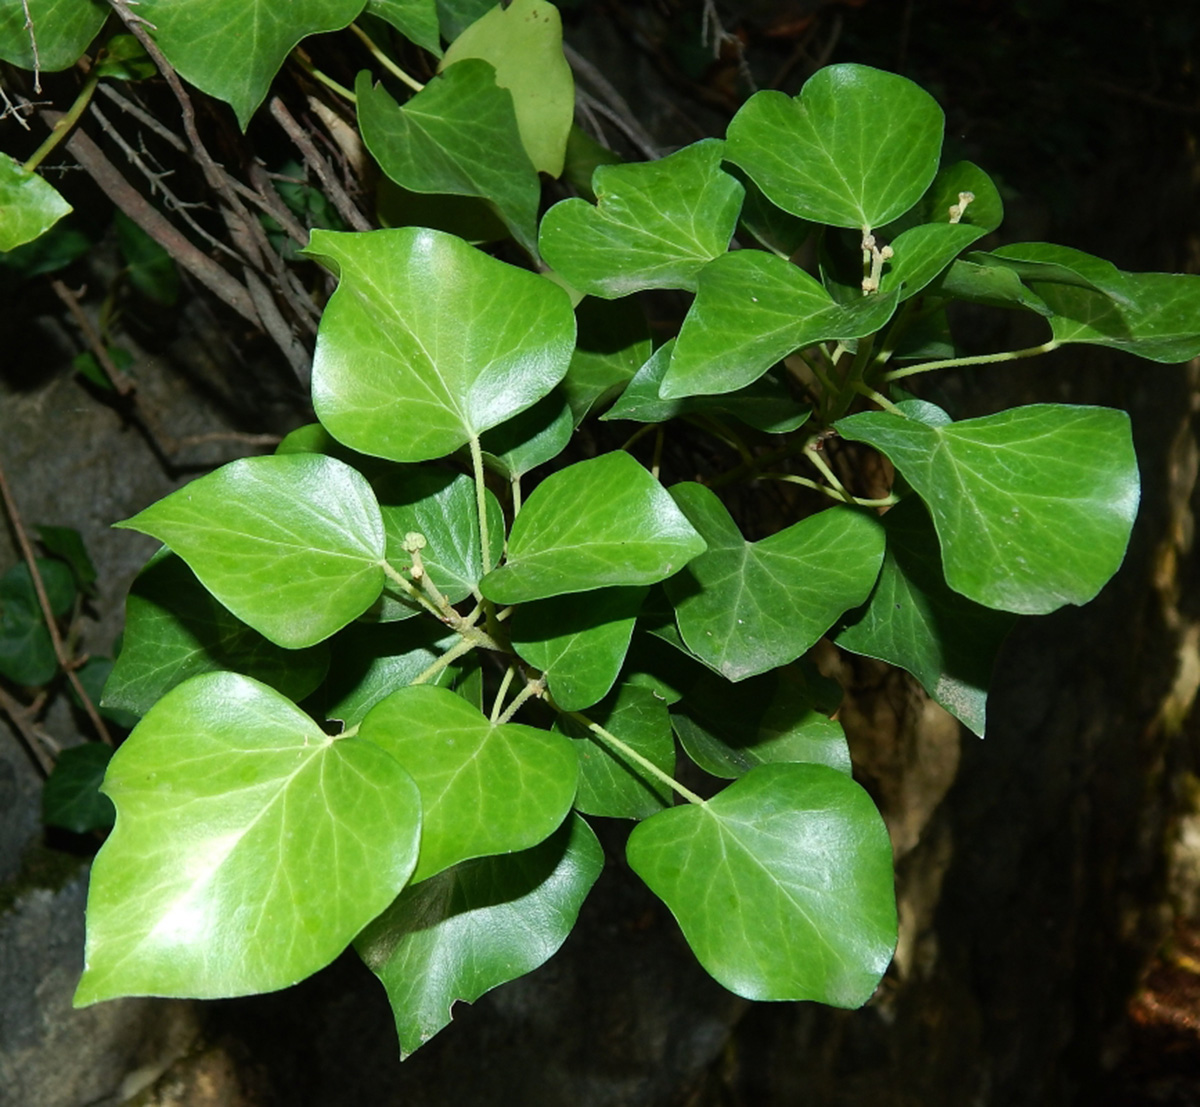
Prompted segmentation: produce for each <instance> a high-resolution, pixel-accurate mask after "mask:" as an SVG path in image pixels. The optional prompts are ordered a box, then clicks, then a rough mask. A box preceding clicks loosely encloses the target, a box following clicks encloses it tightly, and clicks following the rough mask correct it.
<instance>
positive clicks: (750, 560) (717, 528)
mask: <svg viewBox="0 0 1200 1107" xmlns="http://www.w3.org/2000/svg"><path fill="white" fill-rule="evenodd" d="M671 495H672V496H673V497H674V499H675V502H676V503H677V504H679V506H680V507H681V508H682V509H683V513H684V514H685V515H686V516H687V517H688V519H689V520H690V521H691V523H692V525H693V526H694V527H695V528H696V529H697V530H698V531H699V532H700V534H701V536H702V537H703V538H704V541H705V542H706V543H708V549H707V550H706V551H705V552H704V553H703V554H701V555H700V556H699V557H697V558H696V559H695V560H694V561H692V562H690V563H689V564H688V566H687V568H686V569H684V570H683V572H681V573H679V574H678V575H677V576H675V577H672V578H671V580H669V581H667V583H666V586H665V587H666V592H667V596H668V598H669V599H670V600H671V603H672V604H673V605H674V607H675V615H676V618H677V619H678V621H679V633H680V634H681V635H683V640H684V642H686V643H687V646H688V648H689V649H690V650H691V651H692V652H693V653H695V654H696V655H697V656H698V657H700V658H702V659H703V660H704V661H705V662H706V663H707V664H709V665H711V666H712V667H713V668H714V669H716V670H717V671H718V672H720V673H721V674H722V675H723V676H725V677H727V678H728V679H729V680H744V679H745V678H746V677H749V676H754V674H756V673H765V672H767V671H768V670H769V669H774V668H776V667H777V666H779V665H785V664H787V663H788V662H789V661H794V660H795V659H796V658H797V657H799V656H800V655H801V654H802V653H804V651H805V650H807V649H808V648H809V647H810V646H812V645H813V643H815V642H816V641H817V639H818V638H820V637H821V635H822V634H824V633H825V632H826V631H827V630H828V629H829V628H830V627H831V626H832V625H833V623H834V621H835V620H836V619H837V617H838V616H839V615H841V614H842V613H843V612H844V611H846V610H848V609H849V608H851V607H857V606H858V605H859V604H860V603H862V602H863V600H864V599H866V597H867V596H868V595H869V594H870V592H871V588H872V587H873V586H874V584H875V580H876V578H877V577H878V576H879V566H880V564H881V563H882V562H883V548H884V537H883V531H882V529H881V528H880V526H879V524H878V522H877V521H876V520H875V519H873V518H872V517H871V516H869V515H867V514H866V513H864V512H861V511H856V510H854V509H853V508H848V507H831V508H829V509H827V510H825V511H820V512H818V513H817V514H816V515H810V516H809V517H808V518H807V519H802V520H801V521H800V522H798V523H794V524H793V525H792V526H790V527H788V528H787V529H786V530H782V531H780V532H779V533H778V534H773V535H771V537H769V538H764V539H762V540H761V541H759V542H747V541H746V540H745V539H744V538H743V537H742V533H741V531H739V530H738V528H737V524H736V523H735V522H734V521H733V519H732V518H731V516H730V514H729V512H728V511H726V510H725V507H724V505H723V504H722V503H721V501H720V500H719V499H717V496H716V494H715V493H714V492H712V491H711V490H710V489H708V488H705V487H704V486H703V485H700V484H694V483H690V482H688V483H684V484H677V485H675V486H674V487H673V488H672V489H671Z"/></svg>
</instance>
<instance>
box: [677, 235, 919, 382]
mask: <svg viewBox="0 0 1200 1107" xmlns="http://www.w3.org/2000/svg"><path fill="white" fill-rule="evenodd" d="M897 303H898V294H897V293H896V292H889V293H879V294H876V295H872V296H860V297H859V298H858V299H857V300H855V301H854V302H853V303H851V304H848V305H842V304H838V303H835V301H834V300H833V298H832V297H831V296H830V295H829V293H828V292H826V291H825V289H824V288H822V287H821V285H820V284H819V283H818V282H817V281H816V280H815V279H814V278H812V277H810V276H809V275H808V274H807V273H806V272H805V271H804V270H803V269H801V268H800V267H799V266H797V265H792V264H791V263H790V262H788V261H785V260H784V259H783V258H780V257H777V256H775V255H774V254H767V253H763V252H761V251H759V250H737V251H735V252H733V253H730V254H726V255H725V256H724V257H720V258H717V259H716V260H715V261H712V262H709V264H708V265H706V266H705V267H704V269H703V270H702V271H701V273H700V287H699V291H698V292H697V295H696V299H695V302H694V303H693V304H692V307H691V310H690V311H689V312H688V313H687V317H686V318H685V319H684V321H683V328H682V329H681V330H680V332H679V338H678V339H677V340H676V342H675V351H674V353H673V354H672V356H671V364H670V367H669V368H668V369H667V373H666V376H665V377H664V378H663V382H662V386H661V388H660V392H661V395H662V396H664V397H665V398H668V399H674V398H679V397H683V396H695V395H712V394H716V393H725V392H734V391H736V390H737V389H739V388H744V387H745V386H746V385H748V384H750V383H752V382H753V381H756V380H757V379H758V378H759V377H761V376H762V375H763V374H764V373H765V372H766V371H767V370H768V369H770V368H771V367H772V366H773V365H774V364H775V363H776V362H777V361H779V360H780V359H782V358H784V357H786V356H787V355H788V354H790V353H792V352H793V351H795V350H798V349H802V348H803V347H805V346H812V345H814V344H815V343H818V342H826V341H842V340H846V339H852V338H861V337H863V336H864V335H868V334H874V333H875V332H876V331H877V330H879V328H880V327H882V326H883V325H884V324H885V323H886V322H887V321H888V320H889V319H890V318H891V317H892V314H893V313H894V312H895V310H896V304H897Z"/></svg>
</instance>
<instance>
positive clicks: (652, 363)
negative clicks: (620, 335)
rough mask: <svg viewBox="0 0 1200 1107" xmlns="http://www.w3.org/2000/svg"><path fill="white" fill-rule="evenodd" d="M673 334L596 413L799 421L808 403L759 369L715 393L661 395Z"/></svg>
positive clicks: (761, 423)
mask: <svg viewBox="0 0 1200 1107" xmlns="http://www.w3.org/2000/svg"><path fill="white" fill-rule="evenodd" d="M674 350H675V339H673V338H672V339H669V340H668V341H667V342H665V343H663V345H661V346H660V347H659V348H658V349H657V350H655V351H654V353H653V354H652V355H651V357H650V359H649V360H648V361H647V362H646V364H645V365H643V366H642V367H641V369H639V370H638V372H637V375H636V376H635V377H634V378H633V380H631V381H630V382H629V384H628V385H626V386H625V391H624V392H622V393H621V398H620V399H619V400H617V402H616V403H615V404H613V406H612V407H611V408H609V409H608V411H606V412H605V413H604V414H603V415H601V416H600V418H601V419H602V420H607V419H632V420H634V421H636V422H639V423H663V422H666V421H667V420H668V419H674V418H676V417H677V416H681V415H689V414H694V413H700V412H713V413H717V414H725V415H733V416H735V417H736V418H738V419H740V420H741V421H742V422H743V423H745V424H747V425H748V426H751V427H754V428H755V429H756V430H760V431H765V432H766V433H767V434H787V433H788V432H789V431H793V430H795V429H796V428H797V427H799V426H801V425H803V424H804V423H805V422H806V421H807V420H808V417H809V414H810V412H811V408H809V407H808V406H807V405H805V404H798V403H796V401H795V400H793V399H792V394H791V391H790V390H789V389H788V387H787V385H786V384H785V383H784V381H783V380H782V379H781V378H780V377H779V376H777V375H776V374H775V373H771V372H768V373H764V374H763V375H762V376H761V377H759V378H758V380H756V381H754V382H753V383H751V384H748V385H746V387H745V388H741V389H738V391H737V392H728V393H724V394H719V395H716V396H688V397H685V398H683V399H679V400H664V399H663V398H662V397H661V396H660V395H659V388H660V387H661V385H662V380H663V377H665V376H666V374H667V367H668V366H669V365H670V364H671V355H672V354H673V353H674Z"/></svg>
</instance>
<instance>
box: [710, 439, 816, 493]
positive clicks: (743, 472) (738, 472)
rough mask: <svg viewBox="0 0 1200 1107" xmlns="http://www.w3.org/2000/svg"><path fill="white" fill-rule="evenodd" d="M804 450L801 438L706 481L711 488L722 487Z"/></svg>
mask: <svg viewBox="0 0 1200 1107" xmlns="http://www.w3.org/2000/svg"><path fill="white" fill-rule="evenodd" d="M803 451H804V445H803V443H801V442H800V441H799V440H796V441H792V442H789V443H788V444H787V445H786V446H780V447H778V448H777V449H774V450H767V451H766V452H765V453H762V454H759V455H758V457H756V458H754V459H753V461H744V462H742V464H740V465H735V466H734V467H733V468H732V469H726V470H725V472H723V473H718V474H717V475H716V476H715V477H712V478H711V479H710V480H706V481H705V482H704V483H705V484H706V485H707V486H708V487H709V488H720V487H721V486H722V485H726V484H732V483H733V482H734V481H735V480H741V479H742V478H743V477H749V476H752V475H753V474H754V472H755V470H757V469H762V468H765V467H766V466H768V465H774V464H775V462H777V461H782V460H783V459H784V458H787V457H792V456H793V455H795V454H798V453H802V452H803Z"/></svg>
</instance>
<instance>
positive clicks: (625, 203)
mask: <svg viewBox="0 0 1200 1107" xmlns="http://www.w3.org/2000/svg"><path fill="white" fill-rule="evenodd" d="M724 146H725V144H724V143H723V142H721V141H719V140H718V139H714V138H706V139H702V140H701V141H700V142H694V143H692V145H691V146H685V147H684V148H683V149H682V150H679V151H677V152H676V153H674V154H670V155H669V156H667V157H665V158H662V159H660V160H659V161H650V162H639V163H637V164H634V165H602V166H600V167H599V168H597V170H596V172H595V175H594V176H593V178H592V189H593V191H594V192H595V195H596V205H595V207H593V206H592V205H591V204H589V203H588V202H587V201H586V200H580V199H577V198H576V199H570V200H562V201H560V202H559V203H557V204H555V205H554V207H552V208H551V209H550V210H549V211H548V212H547V213H546V215H545V217H544V218H543V219H542V227H541V232H540V235H539V239H538V242H539V245H540V247H541V250H542V253H543V255H544V256H545V258H546V261H547V262H549V264H550V265H551V266H553V267H554V268H555V269H556V270H557V271H558V272H559V273H561V274H562V275H563V276H564V277H565V278H566V279H567V281H569V282H570V284H571V285H573V286H574V287H575V288H577V289H579V290H580V291H581V292H586V293H588V294H589V295H592V296H601V297H604V298H605V299H615V298H617V297H619V296H628V295H629V294H630V293H631V292H637V291H639V290H641V289H645V288H685V289H691V290H694V289H695V288H696V277H697V274H698V273H699V272H700V270H701V269H702V268H703V267H704V266H705V265H706V264H707V263H708V262H709V261H711V260H712V259H713V258H716V257H720V256H721V255H722V254H724V253H725V251H726V250H727V249H728V248H729V240H730V238H731V237H732V236H733V232H734V228H735V227H736V226H737V219H738V212H739V210H740V209H741V205H742V195H743V191H744V190H743V189H742V186H741V185H740V184H739V183H738V182H737V181H736V180H734V178H733V177H731V176H730V175H729V174H728V173H725V172H723V171H722V169H721V155H722V152H723V150H724Z"/></svg>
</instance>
